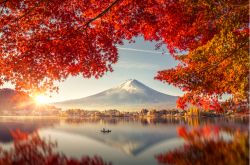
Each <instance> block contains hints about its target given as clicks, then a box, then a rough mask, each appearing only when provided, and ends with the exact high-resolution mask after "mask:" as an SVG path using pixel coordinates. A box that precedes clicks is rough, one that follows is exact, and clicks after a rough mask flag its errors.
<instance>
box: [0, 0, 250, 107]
mask: <svg viewBox="0 0 250 165" xmlns="http://www.w3.org/2000/svg"><path fill="white" fill-rule="evenodd" d="M248 7H249V5H248V1H246V0H208V1H204V0H191V1H190V0H81V1H80V0H0V85H1V84H3V83H5V82H10V83H12V84H14V85H15V86H16V88H17V89H19V90H24V91H43V90H50V91H53V90H57V87H56V82H58V81H63V80H64V79H66V78H67V77H68V76H70V75H72V76H76V75H79V74H80V75H82V76H83V77H85V78H89V77H92V76H94V77H96V78H98V77H101V76H102V75H103V74H104V73H105V72H108V71H113V70H112V64H114V63H116V62H117V60H118V51H117V47H116V46H118V45H122V44H123V41H124V40H129V41H132V40H133V37H137V36H143V37H144V38H145V40H149V41H155V42H156V43H157V44H156V48H159V47H160V46H162V45H166V46H167V48H168V50H169V51H170V53H171V55H172V56H173V57H174V58H175V59H176V60H179V61H180V64H179V65H178V66H177V67H175V68H172V69H168V70H163V71H160V72H159V73H158V75H157V76H156V79H159V80H161V81H163V82H166V83H169V84H172V85H174V86H176V87H179V88H180V89H182V90H183V91H185V92H186V94H185V95H184V96H183V97H182V98H180V99H179V101H178V105H179V107H181V108H185V106H186V105H187V103H192V104H196V105H200V106H206V107H208V108H210V109H211V108H213V109H220V108H221V107H220V106H219V105H220V104H219V102H218V98H219V97H220V96H221V95H222V94H225V93H228V94H232V95H233V100H234V102H236V103H239V102H249V101H248V100H247V99H248V97H249V92H248V91H249V86H248V83H249V79H248V78H249V77H248V74H249V60H248V48H249V46H248V44H249V40H248V36H249V31H248V30H249V22H248V18H249V15H248Z"/></svg>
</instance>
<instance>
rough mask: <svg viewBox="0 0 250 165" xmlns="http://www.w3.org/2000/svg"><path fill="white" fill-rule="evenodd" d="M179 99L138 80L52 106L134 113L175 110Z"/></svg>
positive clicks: (131, 80) (130, 80) (128, 81)
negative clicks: (166, 109)
mask: <svg viewBox="0 0 250 165" xmlns="http://www.w3.org/2000/svg"><path fill="white" fill-rule="evenodd" d="M177 98H178V97H177V96H171V95H167V94H164V93H161V92H158V91H156V90H154V89H152V88H150V87H148V86H146V85H144V84H143V83H141V82H139V81H138V80H136V79H129V80H127V81H125V82H124V83H122V84H120V85H118V86H115V87H113V88H110V89H107V90H104V91H102V92H100V93H97V94H94V95H91V96H87V97H83V98H79V99H72V100H66V101H62V102H56V103H52V104H53V105H55V106H57V107H60V108H62V109H69V108H80V109H85V110H107V109H118V110H126V111H134V110H141V109H142V108H154V109H163V108H175V102H176V100H177Z"/></svg>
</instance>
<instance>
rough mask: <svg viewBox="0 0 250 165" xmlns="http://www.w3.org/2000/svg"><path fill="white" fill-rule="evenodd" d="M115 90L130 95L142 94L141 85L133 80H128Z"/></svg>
mask: <svg viewBox="0 0 250 165" xmlns="http://www.w3.org/2000/svg"><path fill="white" fill-rule="evenodd" d="M117 88H118V89H121V90H125V91H127V92H130V93H136V92H143V84H141V83H140V82H139V81H137V80H135V79H129V80H127V81H126V82H125V83H123V84H121V85H120V86H118V87H117Z"/></svg>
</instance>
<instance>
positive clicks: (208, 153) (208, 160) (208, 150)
mask: <svg viewBox="0 0 250 165" xmlns="http://www.w3.org/2000/svg"><path fill="white" fill-rule="evenodd" d="M220 131H224V132H227V133H229V134H231V136H232V140H230V141H225V140H223V139H222V138H221V137H220V136H219V133H220ZM178 134H179V136H180V137H182V138H183V139H184V140H185V141H186V143H185V145H184V146H183V147H181V148H178V149H175V150H173V151H168V152H167V153H162V154H159V155H157V156H156V159H157V160H158V162H159V163H161V164H177V165H187V164H192V165H201V164H211V165H212V164H227V165H228V164H230V165H232V164H241V165H245V164H246V165H247V164H249V140H248V139H249V133H248V132H247V131H246V132H240V131H238V130H236V131H233V130H232V129H230V128H218V127H216V126H211V125H210V126H209V125H205V126H203V127H198V128H194V129H192V130H190V131H188V130H187V128H185V127H179V128H178Z"/></svg>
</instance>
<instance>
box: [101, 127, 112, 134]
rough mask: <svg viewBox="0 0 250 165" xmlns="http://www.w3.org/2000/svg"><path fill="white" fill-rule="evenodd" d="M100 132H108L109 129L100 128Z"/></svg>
mask: <svg viewBox="0 0 250 165" xmlns="http://www.w3.org/2000/svg"><path fill="white" fill-rule="evenodd" d="M101 132H102V133H110V132H111V130H109V129H105V128H103V129H102V130H101Z"/></svg>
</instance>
